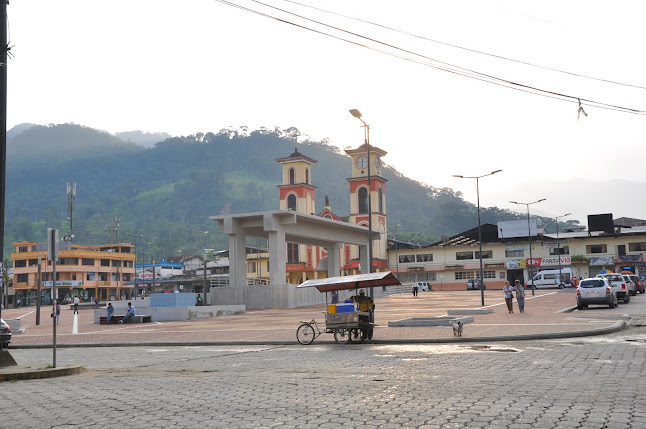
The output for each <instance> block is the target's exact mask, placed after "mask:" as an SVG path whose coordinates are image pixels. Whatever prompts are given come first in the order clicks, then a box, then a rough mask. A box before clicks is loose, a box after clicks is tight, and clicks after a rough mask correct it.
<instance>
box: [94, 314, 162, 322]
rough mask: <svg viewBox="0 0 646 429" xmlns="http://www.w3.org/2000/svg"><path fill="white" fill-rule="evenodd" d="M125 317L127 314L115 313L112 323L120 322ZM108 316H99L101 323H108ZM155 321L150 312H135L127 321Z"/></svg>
mask: <svg viewBox="0 0 646 429" xmlns="http://www.w3.org/2000/svg"><path fill="white" fill-rule="evenodd" d="M124 317H125V315H116V314H115V315H113V316H112V319H110V324H111V325H112V324H115V323H119V321H120V320H122V319H123V318H124ZM106 320H107V316H101V317H100V318H99V324H101V325H107V324H108V323H107V321H106ZM152 321H153V316H152V315H150V314H135V315H134V316H132V317H131V318H130V319H128V320H127V321H126V323H152Z"/></svg>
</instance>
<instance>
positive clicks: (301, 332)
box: [296, 323, 316, 345]
mask: <svg viewBox="0 0 646 429" xmlns="http://www.w3.org/2000/svg"><path fill="white" fill-rule="evenodd" d="M314 338H316V335H315V334H314V328H312V325H310V324H309V323H303V324H302V325H301V326H299V327H298V329H297V330H296V339H297V340H298V342H299V343H301V344H303V345H308V344H312V341H314Z"/></svg>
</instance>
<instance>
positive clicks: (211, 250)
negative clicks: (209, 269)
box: [202, 249, 214, 305]
mask: <svg viewBox="0 0 646 429" xmlns="http://www.w3.org/2000/svg"><path fill="white" fill-rule="evenodd" d="M213 250H214V249H204V284H203V286H202V293H203V294H204V305H209V304H208V303H207V302H206V297H207V290H206V289H207V282H206V254H207V253H210V252H213Z"/></svg>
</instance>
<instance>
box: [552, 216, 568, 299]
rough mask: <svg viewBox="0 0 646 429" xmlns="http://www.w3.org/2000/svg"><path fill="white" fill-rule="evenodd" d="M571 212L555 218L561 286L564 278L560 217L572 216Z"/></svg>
mask: <svg viewBox="0 0 646 429" xmlns="http://www.w3.org/2000/svg"><path fill="white" fill-rule="evenodd" d="M571 214H572V213H566V214H564V215H561V216H556V217H555V219H556V245H557V252H558V256H559V287H560V286H561V285H562V284H563V283H562V281H563V280H562V279H561V276H562V274H561V241H560V240H559V218H560V217H566V216H570V215H571Z"/></svg>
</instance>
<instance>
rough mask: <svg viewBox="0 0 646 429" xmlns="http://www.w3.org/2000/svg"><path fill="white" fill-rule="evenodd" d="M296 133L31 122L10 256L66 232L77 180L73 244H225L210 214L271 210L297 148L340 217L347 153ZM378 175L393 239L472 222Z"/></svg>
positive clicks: (446, 195) (190, 249)
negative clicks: (179, 133) (142, 131)
mask: <svg viewBox="0 0 646 429" xmlns="http://www.w3.org/2000/svg"><path fill="white" fill-rule="evenodd" d="M291 135H293V129H290V130H286V131H282V130H280V129H274V130H267V129H264V128H263V129H260V130H256V131H252V132H249V133H247V132H246V131H242V132H240V131H239V130H227V129H223V130H220V131H219V132H217V133H213V132H207V133H196V134H195V135H190V136H183V137H171V138H167V139H165V140H163V141H160V142H157V143H156V144H155V145H154V147H151V148H143V147H141V146H138V145H136V144H134V143H129V142H124V141H122V140H121V139H120V138H118V137H115V136H113V135H111V134H109V133H106V132H104V131H99V130H94V129H92V128H88V127H83V126H80V125H74V124H62V125H51V126H33V127H31V128H29V129H26V130H24V131H22V132H21V133H18V134H15V136H14V137H13V138H12V139H11V140H8V142H7V147H8V149H7V182H6V183H7V200H6V219H7V223H6V228H5V250H6V251H7V250H8V251H11V243H12V242H13V241H20V240H44V239H45V231H46V229H47V227H55V228H59V229H60V230H61V235H66V234H68V233H69V224H68V222H67V221H66V218H67V211H68V210H67V207H68V198H67V195H66V183H67V182H70V183H77V194H76V198H75V205H74V211H73V216H72V220H73V224H72V226H73V233H74V235H75V236H76V238H75V240H74V241H75V242H76V243H80V244H100V243H106V242H114V241H117V240H118V241H122V242H123V241H125V242H131V243H132V242H134V241H135V236H136V237H137V238H136V240H138V243H137V245H138V247H139V248H140V249H143V251H144V252H145V253H146V254H147V255H148V257H147V258H146V259H150V257H151V255H152V256H154V257H156V258H157V259H159V258H161V257H167V256H174V255H175V254H177V253H183V254H192V253H201V249H204V248H226V247H227V246H228V239H227V237H226V236H225V235H224V234H222V233H221V232H220V231H217V230H216V228H215V224H214V223H213V222H212V221H209V216H213V215H218V214H222V213H244V212H251V211H260V210H275V209H277V208H278V206H279V205H278V195H279V194H278V189H277V185H279V184H280V183H281V181H282V168H281V166H280V165H279V164H278V163H276V161H275V159H276V158H281V157H285V156H288V155H289V154H290V153H292V152H293V151H294V147H295V146H297V147H298V149H299V152H301V153H303V154H305V155H307V156H308V157H311V158H314V159H316V160H318V162H317V164H315V165H314V166H313V167H312V183H313V184H314V185H315V186H317V187H318V189H317V191H316V194H317V200H318V205H317V210H320V209H322V208H323V200H324V197H325V195H327V196H328V197H329V200H330V203H331V205H332V210H333V211H334V212H335V213H337V214H338V215H340V216H347V215H348V214H349V211H350V201H349V185H348V182H347V181H346V180H345V179H346V178H347V177H348V176H349V175H350V174H351V164H350V158H349V157H348V156H346V155H345V154H341V153H340V151H339V149H338V148H336V147H334V146H330V145H328V144H327V142H326V141H321V142H318V141H309V140H306V141H304V142H299V143H296V142H295V141H294V140H293V139H292V138H291V137H290V136H291ZM385 160H386V161H387V157H386V159H385ZM383 170H384V171H383V174H384V177H385V178H386V179H388V183H387V185H386V197H387V203H386V204H387V210H388V224H389V228H390V230H391V231H392V230H393V229H394V226H395V225H398V226H397V232H398V234H397V235H398V239H400V240H405V241H406V240H411V239H414V240H415V241H416V242H420V243H429V242H431V241H435V240H437V239H438V237H440V236H441V235H444V234H446V235H452V234H455V233H457V232H460V231H463V230H466V229H469V228H472V227H473V226H474V225H476V224H477V215H476V210H475V207H474V205H473V204H471V203H468V202H465V201H464V200H463V199H462V197H461V194H460V193H459V192H458V193H456V192H454V191H453V190H451V189H449V188H441V189H439V188H435V187H432V186H429V185H426V184H423V183H418V182H415V181H413V180H410V179H408V178H406V177H404V176H403V175H402V174H401V173H399V172H398V171H397V170H396V169H395V168H393V167H392V166H388V165H385V166H384V167H383ZM481 218H482V222H483V223H485V222H496V221H500V220H514V219H519V218H520V219H522V218H523V217H522V215H519V214H516V213H512V212H510V211H507V210H501V209H498V208H496V207H493V208H483V209H482V210H481ZM545 222H546V223H549V222H550V220H549V219H545ZM552 222H553V221H552ZM254 244H256V242H254ZM261 244H262V243H261ZM7 254H8V252H5V257H6V256H7Z"/></svg>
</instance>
